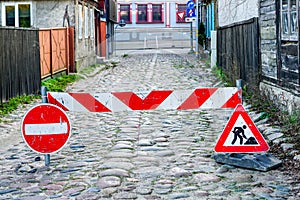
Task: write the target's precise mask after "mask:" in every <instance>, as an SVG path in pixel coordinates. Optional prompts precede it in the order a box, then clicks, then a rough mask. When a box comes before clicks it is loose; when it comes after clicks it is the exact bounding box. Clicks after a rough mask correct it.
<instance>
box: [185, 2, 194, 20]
mask: <svg viewBox="0 0 300 200" xmlns="http://www.w3.org/2000/svg"><path fill="white" fill-rule="evenodd" d="M186 6H187V9H186V17H196V12H195V2H194V1H193V0H189V1H188V2H187V3H186Z"/></svg>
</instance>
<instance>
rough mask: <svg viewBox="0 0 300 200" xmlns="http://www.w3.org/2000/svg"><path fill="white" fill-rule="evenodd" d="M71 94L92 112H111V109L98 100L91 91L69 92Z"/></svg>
mask: <svg viewBox="0 0 300 200" xmlns="http://www.w3.org/2000/svg"><path fill="white" fill-rule="evenodd" d="M69 95H70V96H72V97H73V98H74V99H75V100H76V101H78V102H79V103H80V104H81V105H82V106H84V107H85V108H86V109H88V110H89V111H90V112H111V110H110V109H108V108H107V107H105V106H104V105H103V104H102V103H100V102H99V101H97V99H95V97H93V96H92V95H90V94H89V93H69Z"/></svg>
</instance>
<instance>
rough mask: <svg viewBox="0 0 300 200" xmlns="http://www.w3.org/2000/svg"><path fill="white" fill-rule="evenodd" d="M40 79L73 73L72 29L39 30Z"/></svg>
mask: <svg viewBox="0 0 300 200" xmlns="http://www.w3.org/2000/svg"><path fill="white" fill-rule="evenodd" d="M39 44H40V57H41V77H42V79H43V78H46V77H49V76H51V77H52V76H53V75H54V74H56V73H59V72H62V71H65V72H66V73H68V72H69V71H71V72H74V71H75V64H74V63H75V62H74V60H75V59H74V45H73V44H74V28H73V27H70V28H56V29H40V30H39Z"/></svg>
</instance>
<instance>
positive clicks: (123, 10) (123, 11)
mask: <svg viewBox="0 0 300 200" xmlns="http://www.w3.org/2000/svg"><path fill="white" fill-rule="evenodd" d="M121 19H123V20H124V21H125V22H126V23H130V22H131V20H130V5H120V20H121Z"/></svg>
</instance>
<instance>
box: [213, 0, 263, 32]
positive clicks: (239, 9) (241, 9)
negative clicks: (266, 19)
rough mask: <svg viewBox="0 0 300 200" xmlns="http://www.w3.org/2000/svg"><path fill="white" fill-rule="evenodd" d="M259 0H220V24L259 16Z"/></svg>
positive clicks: (224, 24) (223, 24)
mask: <svg viewBox="0 0 300 200" xmlns="http://www.w3.org/2000/svg"><path fill="white" fill-rule="evenodd" d="M258 9H259V0H219V1H218V18H219V26H220V27H222V26H226V25H229V24H233V23H236V22H240V21H244V20H247V19H251V18H253V17H258Z"/></svg>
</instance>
